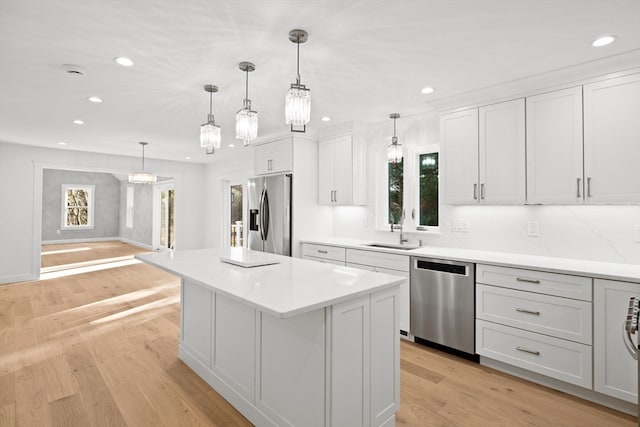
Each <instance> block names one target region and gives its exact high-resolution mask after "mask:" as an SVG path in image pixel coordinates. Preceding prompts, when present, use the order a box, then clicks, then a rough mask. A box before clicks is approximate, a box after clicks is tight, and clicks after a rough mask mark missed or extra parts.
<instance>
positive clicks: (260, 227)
mask: <svg viewBox="0 0 640 427" xmlns="http://www.w3.org/2000/svg"><path fill="white" fill-rule="evenodd" d="M262 212H264V189H263V190H262V192H261V193H260V200H259V201H258V230H259V231H260V240H264V219H263V217H262Z"/></svg>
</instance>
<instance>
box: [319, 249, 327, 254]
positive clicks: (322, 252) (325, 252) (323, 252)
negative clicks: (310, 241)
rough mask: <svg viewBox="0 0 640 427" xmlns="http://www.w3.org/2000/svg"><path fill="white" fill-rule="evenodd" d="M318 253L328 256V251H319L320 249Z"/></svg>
mask: <svg viewBox="0 0 640 427" xmlns="http://www.w3.org/2000/svg"><path fill="white" fill-rule="evenodd" d="M318 252H319V253H321V254H328V253H329V251H321V250H320V249H318Z"/></svg>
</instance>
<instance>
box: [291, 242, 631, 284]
mask: <svg viewBox="0 0 640 427" xmlns="http://www.w3.org/2000/svg"><path fill="white" fill-rule="evenodd" d="M302 243H314V244H320V245H328V246H340V247H345V248H351V249H362V250H367V251H376V252H386V253H393V254H402V255H409V256H424V257H429V258H441V259H450V260H458V261H468V262H474V263H481V264H492V265H500V266H506V267H521V268H529V269H535V270H544V271H553V272H556V273H564V274H573V275H578V276H588V277H595V278H602V279H611V280H622V281H630V282H640V265H633V264H621V263H613V262H598V261H589V260H580V259H571V258H556V257H548V256H537V255H523V254H513V253H507V252H493V251H479V250H472V249H456V248H445V247H438V246H422V247H420V248H418V249H411V250H404V249H387V248H379V247H371V246H367V245H368V244H371V243H374V242H372V241H366V240H358V239H345V238H326V239H312V240H302Z"/></svg>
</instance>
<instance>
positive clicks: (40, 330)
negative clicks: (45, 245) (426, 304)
mask: <svg viewBox="0 0 640 427" xmlns="http://www.w3.org/2000/svg"><path fill="white" fill-rule="evenodd" d="M120 249H122V247H120ZM132 250H133V251H137V250H139V248H135V247H134V248H133V249H132ZM48 256H52V255H48ZM120 256H122V255H120ZM107 257H111V256H110V255H107ZM67 261H68V260H67ZM65 262H66V261H65ZM71 262H74V261H71ZM71 271H72V270H67V272H71ZM178 326H179V281H178V279H176V278H175V277H173V276H171V275H169V274H167V273H164V272H162V271H160V270H158V269H155V268H153V267H150V266H147V265H144V264H139V263H135V264H131V265H125V266H121V267H117V268H111V269H103V270H100V271H95V272H87V273H82V274H72V275H68V276H64V277H58V278H52V279H48V280H40V281H36V282H28V283H18V284H10V285H0V426H2V427H5V426H38V427H46V426H82V427H86V426H143V427H146V426H153V427H155V426H160V427H162V426H166V427H174V426H247V425H251V424H250V423H248V422H247V421H246V420H245V419H244V418H243V417H242V416H241V415H240V414H239V413H238V412H237V411H236V410H235V409H234V408H233V407H231V406H230V405H229V404H227V403H226V401H225V400H224V399H222V398H221V397H220V396H219V395H218V394H217V393H216V392H215V391H213V390H212V389H211V388H210V387H209V386H208V385H207V384H206V383H205V382H204V381H202V380H201V379H200V378H199V377H198V376H197V375H195V374H194V373H193V372H192V371H191V370H190V369H189V368H187V367H186V366H185V365H184V364H183V363H182V362H181V361H180V360H178V358H177V349H178ZM401 359H402V361H401V368H402V369H401V406H400V411H399V412H398V414H397V425H399V426H402V425H406V426H494V425H495V426H594V427H595V426H635V425H637V424H636V419H635V418H634V417H631V416H628V415H624V414H621V413H619V412H615V411H612V410H609V409H606V408H603V407H600V406H597V405H594V404H591V403H589V402H586V401H583V400H580V399H577V398H573V397H571V396H568V395H565V394H563V393H559V392H556V391H553V390H550V389H547V388H545V387H541V386H537V385H534V384H531V383H528V382H526V381H522V380H519V379H517V378H513V377H511V376H509V375H505V374H502V373H499V372H496V371H494V370H492V369H489V368H485V367H481V366H479V365H477V364H474V363H471V362H467V361H464V360H461V359H458V358H455V357H453V356H450V355H447V354H445V353H442V352H439V351H437V350H432V349H428V348H426V347H423V346H420V345H416V344H411V343H408V342H406V341H403V342H402V343H401Z"/></svg>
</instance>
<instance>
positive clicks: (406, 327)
mask: <svg viewBox="0 0 640 427" xmlns="http://www.w3.org/2000/svg"><path fill="white" fill-rule="evenodd" d="M375 271H377V272H378V273H386V274H393V275H394V276H402V277H404V278H405V279H406V280H405V281H404V283H403V284H401V285H400V292H399V295H398V317H399V322H400V326H399V328H400V330H401V331H405V332H406V333H407V334H408V333H409V331H410V330H411V324H410V319H411V313H409V310H410V306H411V299H410V298H411V297H410V294H409V280H410V279H409V276H410V274H409V272H408V271H398V270H388V269H386V268H380V267H376V270H375Z"/></svg>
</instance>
